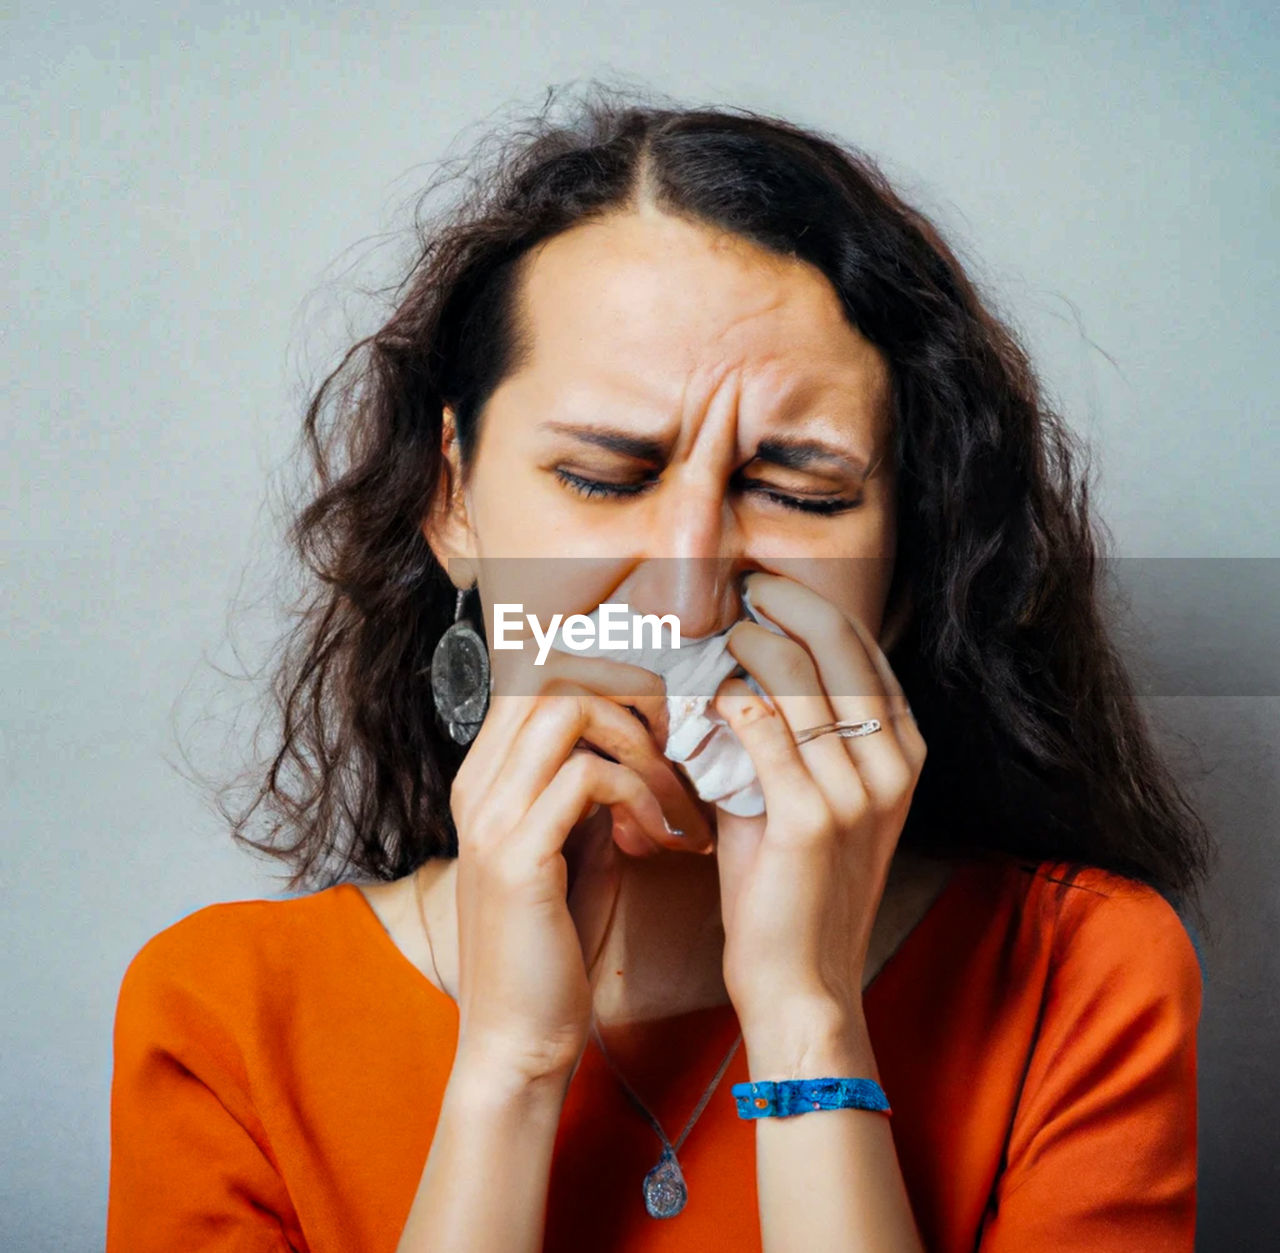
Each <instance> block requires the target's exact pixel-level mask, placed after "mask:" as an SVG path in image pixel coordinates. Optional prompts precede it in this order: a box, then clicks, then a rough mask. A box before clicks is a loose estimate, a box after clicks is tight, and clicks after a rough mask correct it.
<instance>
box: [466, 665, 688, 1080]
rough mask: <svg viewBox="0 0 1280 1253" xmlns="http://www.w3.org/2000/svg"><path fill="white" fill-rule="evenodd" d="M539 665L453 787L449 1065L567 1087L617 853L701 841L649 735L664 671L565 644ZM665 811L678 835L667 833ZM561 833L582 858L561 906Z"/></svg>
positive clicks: (506, 701) (478, 742) (501, 710)
mask: <svg viewBox="0 0 1280 1253" xmlns="http://www.w3.org/2000/svg"><path fill="white" fill-rule="evenodd" d="M544 669H545V672H546V673H545V674H544V675H541V676H539V681H540V688H539V690H538V691H537V692H536V694H534V695H524V694H521V695H512V694H501V693H495V695H494V697H493V699H492V700H491V702H490V706H489V709H488V712H487V714H486V716H485V720H484V723H483V725H482V726H481V728H480V732H479V734H478V735H477V737H476V739H475V740H474V742H473V743H472V745H471V748H470V750H469V751H468V753H467V756H466V758H465V760H464V761H463V763H462V766H461V767H460V768H459V770H458V773H457V775H456V777H455V779H454V782H453V788H452V792H451V796H450V805H451V808H452V811H453V818H454V824H455V827H456V829H457V832H458V870H457V881H456V886H457V903H456V908H457V916H458V1007H459V1028H458V1049H457V1055H456V1058H455V1063H454V1064H455V1068H456V1067H457V1066H458V1065H459V1064H463V1065H465V1066H471V1067H479V1068H480V1069H481V1070H483V1071H484V1073H485V1074H486V1075H493V1074H495V1072H496V1073H499V1074H501V1075H503V1076H507V1077H510V1078H511V1079H513V1080H514V1081H515V1082H517V1083H526V1082H536V1081H539V1080H545V1079H551V1080H555V1081H561V1080H562V1081H564V1082H565V1083H567V1081H568V1079H569V1077H570V1076H571V1075H572V1073H573V1070H574V1068H575V1067H576V1065H577V1063H578V1059H579V1058H580V1057H581V1054H582V1050H583V1049H584V1048H585V1046H586V1042H587V1038H588V1034H589V1031H590V1022H591V999H592V991H591V984H590V975H589V970H588V964H587V962H588V956H584V954H586V955H593V954H594V952H595V950H596V947H597V945H598V944H599V943H600V942H601V939H602V936H603V929H604V925H605V924H606V922H607V918H608V914H609V910H610V907H611V906H612V901H613V895H614V893H615V892H616V887H617V859H618V856H619V850H620V851H621V853H622V854H627V855H631V856H636V857H643V856H648V855H651V854H653V853H655V852H658V851H660V850H664V849H681V850H686V851H695V852H705V851H708V850H709V848H710V842H711V835H710V830H709V828H708V826H707V823H706V821H705V819H704V818H703V817H702V815H701V814H700V813H699V811H698V809H697V806H696V804H695V803H694V801H693V799H692V797H691V796H690V795H689V793H688V791H687V790H686V788H685V786H684V785H683V784H682V782H681V780H680V778H679V776H678V775H677V774H676V770H675V767H674V766H673V765H672V764H671V763H670V762H669V761H667V759H666V758H665V757H663V756H662V753H661V752H660V750H659V747H658V744H657V743H656V742H655V738H654V736H655V735H658V736H660V737H662V738H665V727H666V699H665V697H666V693H665V688H664V686H663V683H662V680H661V678H659V677H658V676H657V675H654V674H651V673H649V672H648V671H647V670H644V669H642V668H640V667H638V666H633V665H629V664H627V663H625V662H619V661H614V660H611V659H604V658H598V657H592V658H587V657H577V656H571V655H568V654H563V653H561V654H555V655H553V656H552V657H549V658H548V659H547V664H546V666H545V667H544ZM627 706H631V707H633V708H634V709H635V710H637V711H638V712H639V713H640V714H641V715H642V716H643V718H644V720H645V721H644V722H642V721H641V719H640V718H639V717H637V716H636V714H634V713H632V712H631V710H630V709H628V708H627ZM645 723H647V724H648V726H646V725H645ZM650 728H652V732H651V730H650ZM584 744H586V745H589V746H590V747H583V745H584ZM592 749H596V750H599V752H595V751H592ZM600 753H605V754H607V755H608V758H613V760H608V758H606V757H604V756H601V755H599V754H600ZM664 811H665V812H666V813H667V814H670V815H671V821H672V825H673V826H675V827H677V828H679V829H682V830H683V831H684V833H685V834H684V835H682V836H681V835H673V834H672V833H671V832H670V831H669V830H668V827H667V823H666V821H665V819H664ZM571 833H573V836H574V843H575V845H578V844H579V843H580V847H575V848H574V849H573V854H574V858H575V860H577V859H579V858H580V859H581V860H580V863H579V864H578V865H576V866H575V869H576V870H577V874H576V876H575V881H574V883H573V897H574V902H575V905H574V908H573V909H572V910H571V908H570V900H569V897H570V869H569V861H568V860H567V859H566V842H567V841H569V839H570V835H571ZM597 932H599V933H600V934H596V933H597Z"/></svg>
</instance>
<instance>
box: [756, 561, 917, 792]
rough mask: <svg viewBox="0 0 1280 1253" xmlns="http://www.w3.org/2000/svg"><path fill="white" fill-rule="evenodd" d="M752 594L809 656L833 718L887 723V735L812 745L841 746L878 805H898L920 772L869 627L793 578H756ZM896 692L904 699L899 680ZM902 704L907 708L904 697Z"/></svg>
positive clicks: (884, 729) (883, 731)
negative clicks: (874, 650)
mask: <svg viewBox="0 0 1280 1253" xmlns="http://www.w3.org/2000/svg"><path fill="white" fill-rule="evenodd" d="M750 596H751V603H752V605H753V606H754V607H755V608H757V609H759V611H760V612H761V613H762V614H764V615H765V616H766V617H767V618H769V620H770V621H772V622H776V623H777V624H778V626H779V627H781V628H782V630H783V631H785V632H786V633H787V634H788V635H789V636H791V637H792V638H793V639H794V640H795V641H797V642H798V643H799V644H800V645H802V646H803V648H804V649H805V651H806V653H807V654H808V655H809V657H810V659H811V662H812V664H813V666H814V668H815V671H816V673H817V675H818V681H819V682H820V684H821V686H822V688H823V689H824V691H825V692H826V694H827V699H828V700H829V702H830V705H831V708H832V710H833V711H834V718H832V719H828V721H841V722H862V721H865V720H867V719H871V718H874V719H876V721H878V722H879V723H880V730H879V731H876V732H873V733H872V734H869V735H864V736H860V737H857V738H853V739H844V738H842V737H840V736H837V735H835V734H829V735H824V736H820V737H819V738H818V740H814V741H813V743H818V742H820V741H822V740H826V741H829V742H831V743H833V744H836V745H838V746H839V747H840V749H841V751H842V752H843V753H844V754H845V755H846V756H847V757H849V758H850V759H851V760H852V761H853V762H854V764H855V765H856V767H857V770H858V775H859V777H860V778H861V780H862V782H863V785H864V786H865V787H866V789H867V791H868V793H869V794H870V795H871V796H872V798H873V799H874V800H875V801H876V803H877V804H881V805H885V806H888V805H892V804H896V803H897V801H898V800H899V799H900V797H901V794H902V791H903V789H904V788H909V787H910V784H911V780H912V779H913V778H914V776H915V774H916V770H915V769H914V768H913V766H912V763H911V762H910V761H909V760H908V758H907V756H906V751H905V745H904V742H903V740H902V738H901V736H902V729H901V724H902V719H900V718H895V717H894V716H893V709H894V706H893V699H894V698H893V697H891V695H890V693H889V691H888V690H887V689H886V686H885V683H884V681H883V679H882V677H881V674H880V672H879V670H878V668H877V666H876V664H875V662H874V661H873V658H872V655H871V652H870V651H869V649H868V644H871V645H872V647H874V642H873V641H871V640H870V635H869V633H868V632H866V630H865V628H862V629H861V630H860V629H859V626H856V625H855V624H854V622H853V621H852V620H851V619H850V618H849V617H847V616H846V615H845V614H844V613H843V612H842V611H841V610H840V609H839V608H837V607H836V606H835V605H833V604H832V603H831V602H830V601H828V600H827V599H826V598H825V597H823V596H820V595H819V594H818V593H817V592H815V591H813V590H812V589H811V588H808V587H805V586H804V585H803V584H800V583H797V582H795V581H794V580H792V579H786V578H781V577H779V576H776V575H760V574H753V575H752V576H751V578H750ZM885 665H886V667H887V665H888V663H887V661H886V663H885ZM894 687H895V688H896V689H897V691H898V693H899V694H900V692H901V689H900V688H899V687H898V685H897V681H896V679H895V680H894ZM899 699H902V703H903V706H904V707H905V703H906V702H905V699H904V698H901V697H900V696H899ZM809 725H811V726H817V725H821V723H818V722H814V723H810V724H809Z"/></svg>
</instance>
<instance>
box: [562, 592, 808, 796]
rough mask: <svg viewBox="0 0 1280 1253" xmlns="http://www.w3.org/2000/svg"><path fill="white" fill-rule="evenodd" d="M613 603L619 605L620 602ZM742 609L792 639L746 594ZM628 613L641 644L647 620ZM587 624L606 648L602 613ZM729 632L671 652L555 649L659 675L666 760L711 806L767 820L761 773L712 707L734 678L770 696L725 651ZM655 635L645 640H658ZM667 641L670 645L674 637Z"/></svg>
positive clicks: (682, 644) (684, 643)
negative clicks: (639, 622) (638, 624)
mask: <svg viewBox="0 0 1280 1253" xmlns="http://www.w3.org/2000/svg"><path fill="white" fill-rule="evenodd" d="M610 603H611V604H614V605H616V604H618V603H620V602H617V601H612V602H610ZM743 604H744V606H745V608H746V613H745V614H744V615H743V618H747V617H749V618H751V619H752V620H753V621H755V622H758V623H759V624H760V625H761V626H763V627H766V628H768V629H769V630H770V631H773V632H774V633H775V634H776V635H784V634H785V632H784V631H783V630H782V629H781V628H780V627H779V626H778V625H777V624H776V623H774V622H771V621H769V619H768V618H765V617H763V616H762V615H761V614H759V613H757V612H756V610H755V609H754V608H753V607H752V605H751V602H750V601H749V600H748V599H747V597H746V596H745V594H744V596H743ZM624 608H625V620H626V622H627V637H628V638H630V639H635V638H637V636H636V635H635V634H634V633H633V631H632V623H633V622H634V620H635V619H636V618H638V617H639V616H640V615H639V614H638V613H637V612H636V611H635V610H633V609H632V608H631V607H630V606H629V605H626V606H624ZM614 613H615V615H616V616H614V617H613V621H614V622H615V623H617V622H618V621H619V620H620V619H622V618H623V614H622V613H620V612H619V611H617V610H615V611H614ZM587 617H588V618H590V619H591V621H592V622H593V623H594V624H595V626H596V630H595V632H594V637H593V638H594V639H595V640H596V641H599V640H600V639H601V638H602V637H603V633H602V631H601V630H600V610H599V608H598V607H597V608H596V610H595V611H594V612H593V613H590V614H588V615H587ZM734 625H736V623H735V624H734ZM615 629H616V628H615ZM730 630H732V627H728V628H726V629H725V630H723V631H720V632H718V633H717V634H715V635H705V636H703V637H701V638H700V639H691V640H688V639H684V638H683V637H682V638H681V640H680V647H679V648H672V647H670V645H669V644H668V645H667V646H665V647H659V646H657V645H655V644H653V643H652V642H650V643H646V644H644V645H643V646H642V647H640V648H627V649H621V650H620V649H616V648H610V649H608V650H607V651H606V650H604V649H603V648H602V647H601V645H600V644H599V643H598V642H597V643H594V644H592V645H590V646H589V647H587V648H569V647H568V646H567V645H566V644H565V643H564V642H563V640H562V637H560V636H558V635H557V637H556V640H555V645H554V646H555V647H556V648H558V649H560V650H561V651H563V652H568V653H581V654H582V655H583V656H589V657H592V656H594V657H608V658H611V659H613V660H614V661H623V662H627V663H628V664H630V665H633V666H640V667H642V668H643V669H645V670H648V671H650V672H651V673H653V674H657V675H660V676H661V677H662V680H663V682H664V683H665V684H666V689H667V721H668V724H669V726H668V731H667V744H666V748H665V749H664V750H663V751H664V756H665V757H666V758H667V760H668V761H673V762H675V763H676V764H677V765H678V766H679V767H680V768H681V769H682V770H683V771H684V772H685V774H686V775H688V776H689V780H690V782H691V783H692V784H693V786H694V788H695V790H696V791H697V793H698V795H699V796H700V797H701V798H702V799H703V800H704V801H711V802H712V803H714V804H715V805H717V806H718V807H719V808H720V809H723V810H725V811H726V812H727V813H730V814H734V815H736V816H738V817H742V818H754V817H758V816H759V815H760V814H762V813H764V793H763V792H762V791H761V789H760V782H759V780H758V779H757V778H756V769H755V765H754V763H753V762H752V760H751V757H750V756H749V755H748V753H747V750H746V749H745V748H743V746H742V741H741V740H739V739H738V737H737V736H736V735H734V733H733V731H732V729H731V728H730V727H729V724H728V723H727V722H726V721H725V720H724V719H723V718H722V717H721V716H720V715H719V714H718V713H717V712H716V711H715V709H714V708H713V707H712V705H711V700H712V698H713V697H714V696H715V694H716V689H717V688H718V687H719V686H720V684H721V683H723V682H724V680H725V679H726V678H728V677H729V676H730V675H736V676H738V677H740V678H743V679H745V680H746V682H747V684H748V686H750V687H751V688H753V689H754V690H755V692H756V693H757V694H759V695H761V696H763V695H764V693H763V691H762V690H761V688H760V685H759V684H758V683H757V682H756V681H755V679H753V678H752V677H751V676H750V675H749V674H747V673H746V671H745V670H743V668H742V667H741V666H740V665H739V664H738V660H737V658H736V657H734V656H733V654H732V653H730V652H729V651H728V648H727V647H726V645H727V643H728V639H729V631H730ZM651 634H652V633H649V634H648V636H646V637H641V638H651ZM666 638H668V639H669V638H670V637H669V634H668V635H667V636H666ZM699 746H701V748H699Z"/></svg>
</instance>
